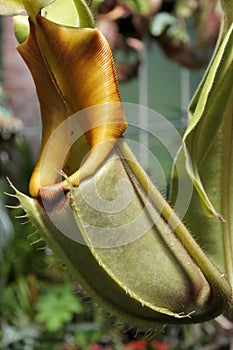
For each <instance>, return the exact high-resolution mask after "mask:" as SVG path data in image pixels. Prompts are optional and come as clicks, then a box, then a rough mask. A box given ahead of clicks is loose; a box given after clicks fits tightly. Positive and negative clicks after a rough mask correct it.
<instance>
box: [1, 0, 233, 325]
mask: <svg viewBox="0 0 233 350" xmlns="http://www.w3.org/2000/svg"><path fill="white" fill-rule="evenodd" d="M61 3H62V2H60V4H61ZM91 3H92V1H90V0H86V1H85V0H73V1H72V0H69V1H65V2H63V6H64V8H65V11H64V15H62V16H61V8H59V10H58V8H57V7H56V6H57V4H58V1H54V0H53V1H52V0H37V1H35V0H4V1H2V0H1V1H0V13H1V14H2V15H19V14H21V12H22V11H26V12H27V15H28V16H26V17H22V16H16V17H15V22H14V26H15V33H16V37H17V39H18V41H19V45H18V46H17V50H18V52H19V53H20V55H21V56H22V58H23V60H24V61H25V63H26V65H27V66H28V68H29V70H30V72H31V75H32V77H33V80H34V83H35V87H36V91H37V95H38V99H39V102H40V109H41V118H42V142H41V149H40V154H39V158H38V161H37V163H36V165H35V168H34V170H33V173H32V176H31V179H30V183H29V192H30V197H29V196H26V195H25V194H22V193H21V192H19V191H18V190H17V189H15V188H14V187H13V185H12V184H11V186H12V188H13V189H14V191H15V193H14V194H10V195H11V196H14V197H16V198H17V199H18V200H19V202H20V204H19V206H20V207H21V208H22V209H23V210H24V212H25V214H24V215H23V216H22V217H26V218H27V219H28V221H30V222H31V223H32V224H33V226H34V228H35V237H37V239H35V240H36V242H45V247H49V248H51V249H52V251H53V253H54V254H55V256H56V257H57V258H58V259H59V261H62V262H63V263H64V264H65V265H66V266H67V268H68V269H69V270H70V271H71V273H72V275H73V277H74V278H75V280H77V281H78V282H79V283H80V284H82V286H83V287H84V289H85V290H86V292H87V293H88V294H89V295H90V296H92V297H93V299H94V300H96V301H97V302H98V303H99V304H100V305H101V306H103V307H104V308H105V309H106V310H108V311H110V312H111V313H112V314H113V315H115V316H117V317H119V318H120V319H124V320H126V321H127V322H130V323H132V324H135V325H138V326H142V327H145V328H156V327H158V326H159V324H169V323H171V324H172V323H174V324H176V323H177V324H178V323H179V324H185V323H197V322H203V321H206V320H210V319H213V318H214V317H216V316H217V315H219V314H221V313H225V314H226V315H227V316H228V317H229V318H230V319H233V314H232V305H233V301H232V287H233V246H232V235H233V84H232V82H233V63H232V62H233V32H232V30H233V23H232V22H233V21H232V16H233V15H232V14H233V11H232V10H233V1H232V0H222V1H221V7H222V26H221V32H220V34H219V39H218V42H217V45H216V49H215V52H214V54H213V57H212V60H211V62H210V64H209V67H208V68H207V70H206V73H205V75H204V77H203V80H202V82H201V84H200V86H199V88H198V90H197V92H196V94H195V96H194V97H193V99H192V101H191V104H190V110H189V124H188V127H187V130H186V131H185V134H184V137H183V141H182V144H181V147H180V151H179V153H178V155H177V157H176V161H175V164H174V167H173V172H172V180H171V189H170V191H169V193H170V198H167V199H165V198H164V197H163V196H162V194H161V193H160V192H159V190H158V189H157V187H156V186H155V184H154V183H153V182H152V180H151V179H150V177H149V176H148V174H147V173H146V171H145V170H144V169H143V168H142V166H141V165H140V164H139V162H138V160H137V159H136V157H135V155H134V153H133V151H132V150H131V147H130V146H129V145H128V143H127V141H126V140H125V138H124V136H123V134H124V131H125V130H126V128H127V121H126V116H125V113H124V108H123V104H122V102H121V98H120V94H119V88H118V82H117V77H116V72H115V67H114V61H113V57H112V53H111V50H110V47H109V45H108V42H107V40H106V39H105V37H104V36H103V34H101V32H100V31H99V29H97V28H96V27H95V24H94V19H93V15H92V12H91ZM59 6H60V5H59ZM62 13H63V12H62ZM187 176H189V178H190V179H191V181H192V183H193V193H192V196H191V200H190V204H189V207H188V209H187V212H186V214H185V217H184V220H183V221H184V222H182V220H181V218H180V217H179V215H178V214H177V213H176V212H175V211H174V209H172V207H174V203H175V202H176V198H177V196H178V192H179V180H180V179H182V178H184V179H185V178H187ZM38 235H39V238H38Z"/></svg>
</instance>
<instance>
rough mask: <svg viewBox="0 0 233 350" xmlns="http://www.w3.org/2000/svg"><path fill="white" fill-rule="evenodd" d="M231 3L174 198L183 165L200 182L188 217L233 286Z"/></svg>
mask: <svg viewBox="0 0 233 350" xmlns="http://www.w3.org/2000/svg"><path fill="white" fill-rule="evenodd" d="M230 3H231V5H230ZM225 5H226V7H227V6H228V11H229V14H228V13H227V12H224V16H223V23H222V30H221V33H220V37H219V40H218V44H217V48H216V50H215V53H214V55H213V58H212V60H211V62H210V65H209V67H208V69H207V71H206V74H205V76H204V78H203V80H202V82H201V84H200V86H199V88H198V90H197V92H196V94H195V96H194V98H193V100H192V103H191V105H190V123H189V125H188V128H187V130H186V133H185V135H184V145H183V147H182V149H181V150H180V153H179V155H178V157H177V161H176V164H175V168H174V174H173V186H172V196H171V199H172V202H173V203H174V202H175V198H176V193H177V190H178V189H177V185H178V182H177V176H178V175H177V171H176V167H177V166H179V169H180V168H182V169H183V176H187V174H188V175H189V176H190V177H191V179H192V181H193V184H194V186H195V189H194V192H193V195H192V199H191V202H190V205H189V208H188V211H187V213H186V215H185V218H184V220H185V222H187V223H188V226H189V228H190V230H191V232H192V234H193V236H194V237H195V238H196V240H197V241H198V243H199V244H200V246H201V247H203V249H204V250H205V252H206V254H207V256H208V257H209V258H210V259H211V261H213V262H214V263H215V265H216V266H217V267H218V268H219V270H220V271H221V272H222V274H223V275H225V276H226V277H227V279H228V280H229V283H230V285H231V286H233V245H232V233H233V178H232V176H233V103H232V101H233V84H232V81H233V24H232V22H230V20H229V18H230V17H231V16H232V11H230V9H229V6H230V7H231V8H232V2H226V4H225ZM231 317H232V315H231Z"/></svg>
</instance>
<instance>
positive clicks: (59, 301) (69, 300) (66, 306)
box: [36, 283, 83, 332]
mask: <svg viewBox="0 0 233 350" xmlns="http://www.w3.org/2000/svg"><path fill="white" fill-rule="evenodd" d="M82 312H83V308H82V305H81V303H80V301H79V299H78V297H77V296H75V294H74V293H73V292H72V286H71V284H68V283H66V284H65V285H64V284H62V285H56V286H51V287H50V288H49V290H47V291H46V292H45V293H44V294H42V296H41V297H40V299H39V301H38V303H37V315H36V319H37V321H39V322H41V323H44V324H45V326H46V328H47V330H48V331H50V332H55V331H58V330H60V329H61V327H62V326H63V325H64V324H65V323H67V322H69V321H71V319H72V317H73V314H75V313H76V314H77V313H82Z"/></svg>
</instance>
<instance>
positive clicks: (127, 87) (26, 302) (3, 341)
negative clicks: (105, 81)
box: [0, 0, 233, 350]
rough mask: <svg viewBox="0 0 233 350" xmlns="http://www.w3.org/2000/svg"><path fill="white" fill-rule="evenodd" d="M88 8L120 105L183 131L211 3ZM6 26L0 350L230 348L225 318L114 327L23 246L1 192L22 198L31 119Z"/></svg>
mask: <svg viewBox="0 0 233 350" xmlns="http://www.w3.org/2000/svg"><path fill="white" fill-rule="evenodd" d="M93 11H94V13H95V16H96V23H97V25H98V27H99V28H100V29H101V30H102V31H103V33H104V34H105V35H106V36H107V38H108V40H109V42H110V45H111V48H112V50H113V54H114V57H115V61H116V68H117V74H118V78H119V80H120V89H121V94H122V99H123V101H127V102H134V103H140V104H144V105H147V106H149V107H150V108H152V109H156V110H158V111H159V112H161V113H163V114H164V115H166V116H167V117H168V118H169V120H171V122H173V123H174V124H175V123H178V129H179V131H180V132H181V133H182V130H183V128H184V126H185V124H186V122H187V105H188V101H189V99H190V97H191V95H192V94H193V92H194V90H195V88H196V87H197V84H198V82H199V81H200V79H201V76H202V74H203V70H204V69H205V67H206V65H207V64H208V61H209V59H210V57H211V53H212V51H213V48H214V45H215V43H216V39H217V36H218V32H219V26H220V16H221V14H220V8H219V3H218V1H217V0H209V1H207V0H187V1H184V0H167V1H162V0H147V1H146V0H125V1H123V0H122V1H121V0H119V1H116V0H104V1H101V0H97V1H95V0H94V1H93ZM9 23H10V22H9V20H8V19H7V22H4V21H3V20H2V19H1V31H0V33H1V43H2V45H1V64H0V65H1V76H0V80H1V85H0V265H1V270H0V348H1V349H15V350H21V349H22V350H34V349H35V350H36V349H38V350H47V349H53V350H78V349H79V350H81V349H83V350H86V349H89V350H101V349H108V350H111V349H115V350H123V349H125V350H127V349H128V350H130V349H131V350H133V349H148V350H149V349H151V350H152V349H154V350H156V349H157V350H168V349H171V350H182V349H184V350H186V349H190V350H191V349H192V350H199V349H204V350H227V349H233V325H232V324H231V323H230V322H229V321H227V319H225V318H224V316H221V317H219V318H218V319H217V320H214V321H211V322H207V323H204V324H201V325H193V326H184V327H182V326H169V327H165V328H164V330H163V331H161V330H160V331H156V330H155V331H154V332H151V331H149V332H148V331H147V330H138V329H135V328H133V327H132V326H131V325H127V324H122V323H121V322H120V321H119V320H116V319H114V318H113V317H112V316H110V315H108V314H107V313H106V311H104V310H102V309H101V306H98V305H96V304H95V303H94V302H93V301H91V300H90V299H89V298H88V296H87V295H86V294H85V292H84V291H83V290H82V287H81V286H80V285H79V284H78V283H77V282H78V281H72V280H71V278H70V276H69V273H68V272H67V271H66V270H65V268H64V267H63V266H62V263H59V262H57V261H55V260H54V257H53V255H52V252H51V251H50V250H49V249H41V250H40V249H38V244H37V245H36V247H37V249H36V248H35V247H32V246H31V245H30V243H33V241H34V240H35V238H34V237H32V236H30V234H32V233H33V230H32V227H31V226H30V224H28V223H24V224H22V220H16V219H15V217H17V216H21V215H23V213H22V212H21V210H20V208H17V204H18V203H15V200H14V198H12V197H7V196H6V195H4V192H5V191H6V192H8V191H9V185H8V183H7V180H6V177H9V178H10V179H11V181H12V182H13V183H14V185H15V186H16V187H17V188H19V189H20V190H21V191H23V192H25V193H27V192H28V188H27V186H28V180H29V177H30V174H31V171H32V168H33V164H34V161H35V155H36V154H37V151H38V147H39V146H38V145H39V136H38V135H39V131H38V130H39V126H40V121H39V111H38V106H37V102H36V97H35V92H34V89H32V88H31V86H32V85H30V84H31V83H32V82H31V81H30V82H29V83H28V84H26V83H25V82H26V81H27V79H29V80H30V78H28V75H27V74H28V73H25V71H23V72H22V70H21V68H19V66H20V64H21V63H22V62H20V61H19V57H18V56H15V60H13V58H14V50H15V49H14V43H13V44H11V45H9V42H8V41H9V37H8V35H11V37H12V27H11V26H12V25H11V24H9ZM9 31H11V34H9ZM6 38H7V39H6ZM11 40H13V39H11ZM17 69H18V72H19V71H20V73H21V75H18V73H17ZM166 74H167V76H166ZM20 79H21V80H20ZM168 79H170V81H169V80H168ZM19 81H20V82H19ZM20 83H21V85H20ZM17 84H18V85H17ZM177 84H178V85H179V89H177ZM182 84H183V85H182ZM22 87H23V88H22ZM169 89H170V90H169ZM177 91H178V94H177ZM187 91H188V93H187ZM28 94H29V95H28ZM30 94H32V95H30ZM28 96H30V98H28ZM35 105H36V106H37V107H36V108H37V109H35ZM28 121H29V122H28ZM148 123H149V125H151V121H148ZM175 125H176V124H175ZM176 126H177V125H176ZM6 204H7V205H8V206H12V207H14V208H13V209H7V208H6V207H5V205H6ZM87 268H88V267H87Z"/></svg>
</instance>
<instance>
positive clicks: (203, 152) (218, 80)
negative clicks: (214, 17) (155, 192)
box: [181, 24, 233, 218]
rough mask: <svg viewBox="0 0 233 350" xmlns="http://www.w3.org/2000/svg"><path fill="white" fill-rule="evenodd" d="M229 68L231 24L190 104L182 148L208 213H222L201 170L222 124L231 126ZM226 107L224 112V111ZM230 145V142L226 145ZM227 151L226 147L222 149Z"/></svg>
mask: <svg viewBox="0 0 233 350" xmlns="http://www.w3.org/2000/svg"><path fill="white" fill-rule="evenodd" d="M232 69H233V24H232V25H231V27H230V28H229V31H228V33H227V35H226V36H225V38H224V40H223V41H222V43H221V45H220V47H219V49H218V50H217V51H216V54H215V56H214V58H213V59H212V61H211V64H210V66H209V69H208V70H207V73H206V75H205V77H204V80H203V81H202V83H201V85H200V87H199V89H198V91H197V93H196V95H195V96H194V98H193V100H192V103H191V105H190V123H189V126H188V128H187V130H186V132H185V135H184V147H183V150H182V151H181V152H184V154H185V156H186V169H187V172H188V174H189V176H190V177H191V179H192V181H193V184H194V186H195V188H196V190H197V191H198V193H199V195H200V197H201V198H202V201H203V203H204V205H205V206H206V208H207V209H208V210H209V212H210V213H212V214H214V215H216V216H218V217H220V218H221V216H223V217H224V213H222V212H221V211H220V212H219V211H218V210H216V209H215V207H216V205H214V204H213V203H212V201H211V200H210V198H209V196H208V194H207V193H206V190H205V186H203V181H205V180H204V178H206V177H207V178H208V176H209V171H208V169H206V171H205V172H203V171H202V172H200V167H201V166H202V165H203V164H204V163H205V162H206V159H207V158H208V157H207V155H208V151H210V150H211V147H213V146H214V143H215V142H217V141H216V140H217V135H218V130H219V128H221V124H222V123H224V124H225V125H226V127H229V128H230V129H231V120H232V114H231V110H229V111H227V110H228V109H229V108H231V104H232ZM225 111H227V112H225ZM227 147H229V148H228V149H230V145H228V146H227ZM225 151H228V150H225Z"/></svg>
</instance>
